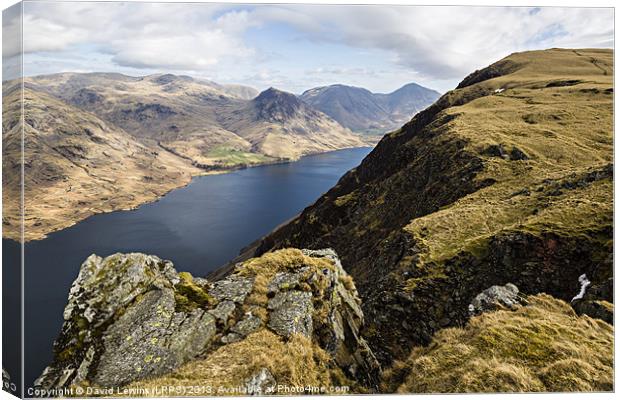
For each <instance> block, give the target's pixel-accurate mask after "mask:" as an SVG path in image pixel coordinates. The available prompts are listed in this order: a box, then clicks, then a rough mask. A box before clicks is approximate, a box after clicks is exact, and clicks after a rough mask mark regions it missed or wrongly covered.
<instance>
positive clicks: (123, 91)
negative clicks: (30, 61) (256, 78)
mask: <svg viewBox="0 0 620 400" xmlns="http://www.w3.org/2000/svg"><path fill="white" fill-rule="evenodd" d="M19 83H20V82H18V81H8V82H4V83H3V91H4V92H5V96H4V104H3V121H4V125H3V154H4V155H5V157H4V165H3V174H4V180H3V190H4V203H5V213H4V218H3V224H4V227H5V230H4V232H5V233H4V237H8V238H12V239H18V238H19V236H20V233H19V231H20V228H19V220H20V218H19V198H20V196H19V176H20V168H21V164H20V152H21V144H20V137H21V124H19V121H18V120H17V118H18V116H19V114H20V112H21V103H20V96H19V87H20V85H19ZM24 86H25V93H24V96H25V99H26V103H25V107H24V113H25V122H26V123H25V143H26V146H25V151H26V155H25V157H26V164H25V167H26V168H25V173H26V179H25V182H26V188H25V195H26V199H27V202H28V204H27V205H26V208H27V210H26V216H25V238H26V240H32V239H41V238H43V237H45V235H46V234H47V233H50V232H53V231H56V230H59V229H63V228H66V227H68V226H70V225H73V224H74V223H76V222H78V221H80V220H82V219H84V218H86V217H88V216H90V215H93V214H95V213H100V212H107V211H113V210H119V209H128V208H134V207H137V206H138V205H140V204H143V203H145V202H149V201H152V200H156V199H157V198H159V197H161V196H162V195H164V194H165V193H167V192H168V191H170V190H172V189H175V188H178V187H180V186H183V185H185V184H187V183H188V182H189V181H190V179H191V176H195V175H199V174H205V173H215V172H222V171H229V170H232V169H236V168H245V167H248V166H255V165H261V164H268V163H276V162H286V161H294V160H297V159H299V157H301V156H304V155H309V154H315V153H322V152H326V151H333V150H339V149H344V148H351V147H363V146H368V142H367V141H364V140H362V139H361V138H360V137H359V136H357V135H354V134H353V133H352V132H351V131H349V130H348V129H346V128H343V127H342V126H341V125H339V124H338V123H337V122H335V121H334V120H332V119H331V118H329V117H328V116H326V115H325V114H323V113H321V112H319V111H317V110H315V109H313V108H312V107H310V106H308V105H307V104H305V103H303V102H301V101H300V100H298V99H297V97H295V96H294V95H292V94H290V93H284V92H280V91H277V90H275V89H272V90H268V91H265V92H264V93H262V94H261V96H258V97H256V96H255V91H253V89H251V88H248V87H245V86H239V85H219V84H216V83H213V82H209V81H201V80H196V79H193V78H191V77H188V76H176V75H170V74H166V75H151V76H147V77H130V76H125V75H121V74H113V73H91V74H76V73H62V74H55V75H46V76H38V77H32V78H26V79H25V81H24ZM282 110H287V111H286V112H285V113H282V112H281V111H282ZM57 199H58V200H57Z"/></svg>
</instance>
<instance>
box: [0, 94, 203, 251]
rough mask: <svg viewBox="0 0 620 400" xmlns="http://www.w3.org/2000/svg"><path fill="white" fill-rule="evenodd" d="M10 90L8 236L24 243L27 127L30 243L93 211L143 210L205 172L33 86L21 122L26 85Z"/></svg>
mask: <svg viewBox="0 0 620 400" xmlns="http://www.w3.org/2000/svg"><path fill="white" fill-rule="evenodd" d="M4 89H5V90H4V97H3V102H4V104H3V118H2V120H3V127H2V128H3V129H2V131H3V138H2V139H3V178H4V179H3V186H2V188H3V200H4V207H5V208H6V209H5V213H4V214H3V226H4V232H3V234H4V236H5V237H9V238H12V239H15V240H18V239H19V238H20V234H21V232H20V225H21V224H20V219H19V199H20V196H19V187H20V186H19V177H20V176H21V173H20V170H21V166H22V161H21V154H22V153H21V145H20V144H21V137H22V128H23V140H24V142H23V143H24V153H23V156H24V161H23V166H24V197H25V198H26V199H27V200H26V201H27V207H26V213H25V217H24V229H25V235H26V239H27V240H30V239H40V238H42V237H44V236H45V234H47V233H49V232H51V231H54V230H58V229H62V228H65V227H67V226H70V225H73V224H74V223H75V222H76V221H80V220H82V219H85V218H87V217H88V216H90V215H93V214H95V213H100V212H105V211H112V210H118V209H128V208H133V207H137V206H138V205H140V204H142V203H145V202H148V201H152V200H155V199H157V198H158V197H159V196H162V195H163V194H165V193H166V192H168V191H170V190H172V189H174V188H176V187H179V186H182V185H185V184H187V183H188V182H189V180H190V178H191V176H192V175H195V174H198V173H200V170H199V169H197V168H195V167H193V166H192V165H191V163H189V162H188V161H186V160H184V159H181V158H179V157H176V156H174V155H172V154H170V153H169V152H167V151H164V150H162V149H157V148H154V147H150V146H147V145H144V144H142V143H140V142H139V141H138V140H136V138H134V137H132V136H131V135H129V134H127V133H126V132H125V131H123V130H122V129H120V128H117V127H115V126H113V125H110V124H108V123H107V122H105V121H103V120H101V119H100V118H98V117H97V116H95V115H93V114H91V113H89V112H86V111H82V110H80V109H78V108H76V107H73V106H71V105H69V104H67V103H64V102H62V101H61V100H59V99H57V98H54V97H52V96H50V95H48V94H46V93H43V92H37V91H34V90H31V89H28V88H26V89H25V90H24V91H23V106H24V115H25V118H24V124H22V123H21V122H20V119H19V115H20V108H21V105H22V101H21V93H22V91H21V90H20V86H19V85H13V86H8V85H7V86H6V87H5V88H4ZM15 178H17V179H18V180H17V181H15Z"/></svg>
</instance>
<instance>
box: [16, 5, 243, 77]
mask: <svg viewBox="0 0 620 400" xmlns="http://www.w3.org/2000/svg"><path fill="white" fill-rule="evenodd" d="M222 9H223V8H222V6H218V5H204V4H203V5H200V4H165V3H159V4H158V3H47V4H42V3H26V9H25V16H24V25H25V26H26V27H27V28H26V29H25V32H24V52H25V53H34V52H53V51H61V50H67V49H69V48H71V46H75V45H90V46H96V47H97V49H98V50H99V51H100V52H102V53H106V54H110V55H111V56H112V61H113V62H114V63H116V64H117V65H119V66H125V67H134V68H175V69H183V70H198V69H203V68H205V67H207V66H210V65H215V64H217V63H218V62H219V61H220V60H221V59H223V58H226V59H235V58H246V57H251V56H252V55H253V54H254V52H253V50H252V49H250V48H248V47H247V46H245V44H244V42H243V40H242V33H243V32H244V31H245V29H247V28H248V27H250V26H252V21H249V20H248V13H247V12H245V11H229V12H225V13H223V14H221V15H217V13H218V12H220V11H222Z"/></svg>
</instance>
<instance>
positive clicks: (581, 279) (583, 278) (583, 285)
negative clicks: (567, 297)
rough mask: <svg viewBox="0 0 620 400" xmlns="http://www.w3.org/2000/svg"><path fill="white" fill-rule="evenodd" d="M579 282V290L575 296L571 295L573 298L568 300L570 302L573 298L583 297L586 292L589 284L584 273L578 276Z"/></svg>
mask: <svg viewBox="0 0 620 400" xmlns="http://www.w3.org/2000/svg"><path fill="white" fill-rule="evenodd" d="M579 283H580V284H581V290H579V293H577V296H575V297H573V299H572V300H571V301H570V302H571V303H572V302H573V301H575V300H580V299H582V298H583V296H584V295H585V294H586V288H587V287H588V286H590V283H592V282H590V281H589V280H588V277H587V276H586V274H582V275H581V276H579Z"/></svg>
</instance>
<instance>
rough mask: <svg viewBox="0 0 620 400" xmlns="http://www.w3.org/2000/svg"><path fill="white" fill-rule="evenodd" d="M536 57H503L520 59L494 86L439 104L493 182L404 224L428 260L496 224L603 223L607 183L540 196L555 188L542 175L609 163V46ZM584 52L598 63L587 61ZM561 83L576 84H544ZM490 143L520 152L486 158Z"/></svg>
mask: <svg viewBox="0 0 620 400" xmlns="http://www.w3.org/2000/svg"><path fill="white" fill-rule="evenodd" d="M538 54H540V53H536V52H533V53H523V54H517V55H514V56H511V57H510V59H511V60H513V61H515V62H517V63H523V64H525V66H524V67H523V68H521V69H520V70H519V71H517V72H516V73H514V74H510V75H507V76H504V77H500V78H496V79H493V80H490V81H488V82H485V85H487V86H490V88H492V89H493V88H495V89H500V88H502V89H505V90H504V91H503V92H501V93H499V94H494V95H492V96H486V97H482V98H479V99H476V100H474V101H471V102H469V103H467V104H465V105H463V106H461V107H454V108H451V109H448V110H447V111H446V114H447V115H449V116H453V117H455V118H454V120H453V121H452V122H450V124H449V129H450V131H451V133H452V134H453V135H455V136H456V137H459V138H462V139H463V140H465V141H467V143H468V145H467V146H466V147H465V150H466V151H472V152H474V153H477V154H479V155H480V156H481V157H483V160H484V165H485V167H484V171H483V172H482V173H479V174H478V176H477V177H476V179H478V180H484V179H493V180H494V181H495V182H496V183H495V184H493V185H491V186H489V187H487V188H484V189H481V190H479V191H476V192H475V193H472V194H471V195H468V196H465V197H464V198H462V199H460V200H458V201H457V202H455V203H453V204H451V205H450V206H449V207H447V208H445V209H443V210H440V211H438V212H435V213H432V214H430V215H427V216H424V217H422V218H418V219H416V220H414V221H412V223H411V224H409V225H408V226H407V227H406V228H405V229H406V231H407V232H409V233H410V234H412V235H413V236H414V237H416V238H419V239H420V241H421V242H423V243H424V244H425V245H427V246H428V249H427V254H426V256H427V259H428V260H434V261H441V260H445V259H447V258H450V257H452V256H454V255H455V254H456V253H457V252H459V251H468V250H469V251H476V248H480V247H484V245H485V243H484V242H485V240H487V239H488V238H489V237H492V236H494V235H497V234H498V233H499V232H500V231H502V230H526V231H529V232H534V233H537V232H541V231H544V230H548V231H553V232H557V233H562V234H567V235H579V234H581V233H584V232H587V231H588V230H590V229H591V228H593V227H597V226H600V225H601V224H605V223H607V224H608V223H610V218H611V210H612V207H613V201H612V193H613V192H612V182H611V180H603V181H598V182H595V183H593V184H591V185H587V186H585V187H579V188H577V189H575V190H572V191H564V192H563V193H561V194H560V193H558V194H557V195H549V192H550V191H551V190H554V189H548V188H547V187H546V186H549V185H548V184H547V182H548V181H556V182H559V183H560V184H562V183H566V182H569V181H570V180H571V176H572V175H575V176H581V175H584V174H587V173H588V172H592V171H595V170H600V169H602V168H604V167H605V166H606V165H608V164H610V163H612V162H613V141H612V132H613V128H612V126H611V121H612V113H613V103H612V102H613V94H612V91H610V89H611V88H612V69H611V67H610V65H611V64H612V60H611V53H609V52H596V51H595V52H587V51H579V52H575V54H583V55H581V56H573V55H571V54H569V55H568V56H567V54H566V52H565V51H548V52H546V53H545V56H544V57H538ZM591 56H596V57H597V59H598V60H600V61H599V62H598V63H597V64H593V63H592V62H591V61H590V57H591ZM601 69H603V70H605V71H606V72H607V74H606V75H605V74H602V70H601ZM567 72H568V73H569V74H570V75H567ZM567 78H570V79H567ZM563 81H564V82H565V81H575V82H567V83H568V84H570V86H559V87H546V86H548V85H549V84H553V83H554V82H563ZM498 144H501V145H502V146H503V148H504V149H505V151H506V153H509V152H510V151H511V150H512V149H513V148H517V149H519V150H520V151H522V152H523V153H525V154H526V155H527V156H528V157H529V159H528V160H523V161H519V160H517V161H515V160H510V159H508V160H507V159H505V158H502V157H497V156H492V155H489V154H488V149H489V147H490V146H496V145H498ZM573 180H574V179H573ZM518 192H520V193H519V194H517V193H518ZM528 192H529V193H528Z"/></svg>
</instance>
